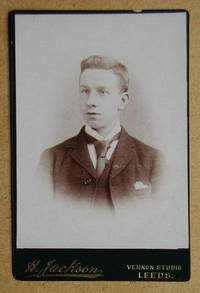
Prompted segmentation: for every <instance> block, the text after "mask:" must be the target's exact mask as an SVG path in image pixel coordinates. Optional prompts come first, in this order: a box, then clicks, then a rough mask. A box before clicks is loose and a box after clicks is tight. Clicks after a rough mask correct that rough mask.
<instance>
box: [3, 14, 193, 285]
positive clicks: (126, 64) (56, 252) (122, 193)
mask: <svg viewBox="0 0 200 293" xmlns="http://www.w3.org/2000/svg"><path fill="white" fill-rule="evenodd" d="M9 29H10V40H9V41H10V65H11V66H10V68H11V70H10V79H11V122H12V123H11V124H12V125H11V127H12V219H13V225H12V228H13V274H14V276H15V277H16V278H17V279H20V280H39V281H41V280H66V281H67V280H94V281H98V280H99V281H100V280H119V281H120V280H133V281H134V280H137V281H155V280H156V281H185V280H188V279H189V276H190V261H189V258H190V250H189V167H188V166H189V157H188V154H189V144H188V113H189V110H188V105H189V95H188V80H189V79H188V38H189V36H188V13H187V12H186V11H184V10H171V11H170V10H168V11H164V10H163V11H156V10H155V11H143V12H134V11H14V12H11V13H10V18H9Z"/></svg>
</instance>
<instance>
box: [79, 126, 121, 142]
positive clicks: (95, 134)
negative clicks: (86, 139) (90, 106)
mask: <svg viewBox="0 0 200 293" xmlns="http://www.w3.org/2000/svg"><path fill="white" fill-rule="evenodd" d="M120 131H121V125H120V122H119V121H118V122H117V123H116V124H115V126H114V127H113V129H112V130H111V131H110V132H109V133H108V135H107V136H106V137H103V136H101V135H100V134H99V133H98V132H97V131H96V130H94V129H92V128H91V127H90V126H89V125H88V124H86V125H85V132H86V133H87V134H89V135H91V136H92V137H94V138H96V139H97V140H108V139H111V138H113V136H114V135H115V134H117V133H119V132H120Z"/></svg>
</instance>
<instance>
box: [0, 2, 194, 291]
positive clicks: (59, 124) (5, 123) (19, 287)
mask: <svg viewBox="0 0 200 293" xmlns="http://www.w3.org/2000/svg"><path fill="white" fill-rule="evenodd" d="M0 5H1V16H2V17H1V37H2V42H1V60H2V61H1V63H2V68H3V75H1V78H2V83H1V105H2V109H1V137H0V138H1V174H2V175H1V178H3V183H2V184H1V213H0V217H1V223H2V225H1V230H2V233H1V247H0V248H1V249H0V253H1V259H2V260H3V261H2V262H1V265H0V266H1V271H0V272H1V276H2V277H1V280H3V282H2V285H1V288H3V292H14V291H17V292H27V290H31V291H32V292H44V291H48V292H55V290H56V292H68V290H70V291H71V292H76V291H78V290H79V291H80V290H81V291H83V292H94V291H95V292H102V291H104V292H111V291H118V292H131V291H134V292H144V290H145V292H155V291H158V292H160V291H161V290H162V292H176V291H177V290H179V289H181V290H182V291H183V292H189V291H192V292H198V286H199V285H198V282H199V281H198V277H197V276H198V270H199V268H198V260H199V257H198V255H199V254H198V246H199V237H198V234H197V231H198V228H197V223H198V216H197V215H198V213H199V211H198V207H199V203H198V192H197V190H198V177H197V171H198V170H197V167H195V165H194V164H193V162H195V161H194V160H193V157H194V158H195V160H196V159H198V128H197V127H195V125H197V123H198V120H197V114H198V108H199V106H198V99H197V98H198V93H197V91H198V87H197V86H196V85H197V74H198V72H199V67H198V56H199V39H198V38H199V37H198V35H197V32H198V27H199V20H198V19H199V15H198V14H199V4H198V1H173V3H172V1H166V2H165V4H163V3H162V2H161V1H156V2H155V1H148V2H147V1H140V2H138V1H121V2H120V1H115V5H113V2H112V1H110V2H106V3H103V2H102V1H101V3H100V2H98V1H94V2H90V1H85V2H84V4H82V5H81V2H80V3H79V2H78V1H77V2H76V5H75V4H74V3H72V2H71V3H70V1H56V2H54V3H53V2H52V3H51V4H50V3H49V1H42V2H41V1H29V3H27V2H26V1H17V2H13V1H2V2H1V4H0ZM102 7H103V9H132V8H135V9H159V8H160V9H165V8H168V9H178V8H181V9H187V10H188V11H189V13H190V44H191V45H190V80H191V81H190V115H191V116H190V117H191V118H190V121H191V123H190V125H191V131H190V136H191V143H192V144H191V152H192V153H191V161H192V164H191V165H192V170H191V175H192V182H191V188H192V190H191V198H192V201H191V218H192V240H193V241H192V279H191V281H189V282H187V283H181V284H178V283H171V284H169V283H168V284H167V283H165V284H164V283H156V284H155V283H153V282H152V283H130V282H125V283H120V284H119V283H108V282H102V283H97V282H95V283H93V284H92V283H84V284H83V283H80V282H77V283H72V282H71V283H70V282H69V283H67V282H62V283H61V282H60V283H58V282H52V283H48V282H46V283H45V282H39V283H33V282H27V283H23V282H19V281H15V280H14V279H13V277H12V274H11V240H10V236H11V234H10V233H11V232H10V231H11V230H10V227H11V226H10V220H11V210H10V187H9V186H10V183H9V182H10V180H9V170H10V155H9V148H10V147H9V133H10V131H9V127H10V125H9V90H8V89H9V76H8V68H9V67H8V65H9V64H8V29H7V16H8V12H9V11H11V10H14V9H80V8H82V9H102ZM40 27H41V26H40ZM41 34H42V31H41ZM138 37H139V36H138ZM27 41H28V42H30V41H31V40H27ZM163 41H164V40H163ZM58 45H59V44H58ZM163 45H164V44H163ZM122 46H123V44H122ZM44 48H45V46H44V47H42V44H41V49H44ZM59 49H60V48H59ZM134 49H135V48H134ZM51 50H52V48H49V51H47V53H46V54H47V57H48V54H52V53H53V54H54V52H52V51H51ZM54 50H55V48H54ZM135 50H138V53H141V52H140V51H139V48H138V49H135ZM144 50H145V48H144ZM61 52H62V53H61V54H65V51H64V50H63V51H62V50H61ZM80 52H81V50H80ZM90 53H92V52H91V51H87V52H84V54H83V53H82V52H81V53H80V56H78V52H76V56H77V58H76V60H74V59H73V58H72V59H70V58H69V59H68V62H69V60H71V64H70V68H71V67H73V68H74V72H70V74H69V73H68V72H67V68H66V67H65V66H66V65H65V63H61V59H62V58H61V57H62V56H61V57H59V56H58V58H57V59H56V61H57V62H56V68H55V64H54V61H53V60H52V63H51V64H48V66H50V67H51V68H50V69H51V70H50V77H49V80H48V82H47V83H46V84H45V83H44V84H43V87H44V88H46V87H49V86H50V89H53V90H54V91H53V92H52V91H51V95H50V99H51V102H52V101H53V96H54V94H56V95H57V97H58V99H59V98H60V101H61V100H62V99H64V97H66V95H67V98H73V99H74V97H77V92H78V91H77V89H76V78H77V81H78V75H77V73H78V71H79V62H78V61H79V60H81V59H82V58H83V57H85V56H87V55H90ZM111 53H112V50H111ZM70 54H72V52H70ZM70 54H69V52H68V56H70ZM144 55H145V54H144ZM63 56H64V55H63ZM111 56H113V54H111ZM113 57H117V58H118V57H120V58H121V59H122V58H124V60H122V61H124V63H126V62H127V63H128V65H129V64H130V59H129V58H130V57H128V58H127V56H124V55H123V56H119V54H117V53H116V56H113ZM125 57H126V58H127V59H125ZM79 58H80V59H79ZM78 59H79V60H78ZM160 60H162V58H161V59H160ZM145 61H146V62H147V65H149V64H150V65H151V63H148V62H151V61H150V60H145ZM42 62H44V59H43V60H42V59H41V60H40V62H39V63H38V64H39V65H41V64H42ZM59 62H60V63H59ZM131 62H133V63H132V64H133V65H134V66H128V68H133V72H131V82H133V84H132V85H131V93H132V96H134V97H135V100H134V101H131V105H132V106H133V111H135V112H134V115H135V119H136V121H137V122H138V123H137V124H133V125H130V121H129V118H130V117H131V115H132V114H131V113H132V112H131V111H130V108H129V109H128V111H126V114H125V116H124V117H122V119H123V121H124V124H125V126H127V129H128V130H129V132H130V133H131V134H133V135H135V136H137V137H138V138H140V139H143V140H144V141H145V140H146V141H145V142H146V143H149V144H152V145H153V146H155V147H157V148H160V149H162V147H163V145H162V144H164V143H163V142H161V141H160V140H159V135H158V133H157V130H156V127H155V126H156V125H157V124H156V122H157V119H156V118H155V117H156V115H155V107H154V106H155V104H152V103H151V104H149V103H145V106H144V103H141V104H140V100H139V98H141V97H143V98H146V99H148V98H149V95H150V93H151V97H152V96H153V94H154V93H155V92H154V91H159V89H158V88H156V89H155V87H151V86H152V84H151V83H150V84H148V83H147V81H146V80H145V78H147V76H145V72H143V71H141V73H142V77H143V78H142V79H140V78H141V75H140V74H139V72H140V70H142V69H144V67H143V68H141V67H140V60H132V59H131ZM72 63H73V64H72ZM59 65H60V67H61V68H62V70H63V72H62V71H61V72H60V74H59V71H58V70H57V68H58V67H59ZM35 66H37V64H35ZM57 66H58V67H57ZM143 66H144V64H143ZM147 67H149V66H147ZM28 72H30V68H29V69H28ZM28 72H27V74H28ZM55 72H56V74H55V75H54V73H55ZM63 73H66V75H65V74H63ZM136 74H137V75H136ZM146 74H147V73H146ZM27 77H28V76H27ZM132 77H133V78H132ZM161 78H162V76H159V79H161ZM65 80H66V83H65ZM54 81H56V82H59V81H62V83H63V82H64V84H65V86H66V88H62V87H61V86H60V85H59V86H58V88H57V89H55V88H54ZM160 82H161V80H158V83H160ZM51 86H52V88H51ZM41 88H42V87H41ZM149 89H151V90H152V92H151V90H150V91H149ZM35 90H37V89H35ZM69 91H70V95H69V94H68V93H69ZM76 91H77V92H76ZM42 93H43V92H37V91H36V92H35V93H34V94H35V95H37V96H38V95H39V96H40V95H41V94H42ZM157 94H159V93H158V92H157ZM62 102H63V100H62ZM134 103H135V105H134ZM156 103H158V100H157V101H156ZM61 104H62V103H60V105H61ZM71 105H72V104H71ZM44 106H46V104H45V105H43V104H42V100H41V108H40V109H42V108H43V107H44ZM73 107H74V108H70V107H69V105H66V108H65V109H64V108H61V106H60V109H59V107H58V109H55V108H54V107H53V108H54V109H53V108H52V110H51V111H52V112H50V113H49V112H48V110H47V112H46V115H47V117H56V115H58V114H57V113H62V114H60V116H59V120H57V119H56V120H52V121H51V123H52V124H51V125H49V127H48V128H46V129H51V131H52V133H53V135H52V136H51V135H50V134H49V133H48V132H47V133H46V134H45V132H44V128H45V125H44V126H42V127H43V128H42V129H43V130H41V131H43V132H42V133H43V134H44V135H46V137H45V139H44V140H42V139H40V142H36V146H35V149H37V152H36V153H37V154H35V160H34V161H35V162H36V161H37V159H36V157H38V156H39V153H40V151H42V149H43V147H44V148H46V147H47V146H48V145H49V146H50V145H53V144H54V143H57V142H58V141H59V140H62V139H65V137H68V136H71V135H72V134H73V133H74V131H76V130H78V128H79V126H80V125H81V120H80V118H79V117H80V116H79V117H78V114H77V115H76V117H74V115H73V116H67V115H66V116H65V115H64V113H66V114H69V115H70V113H72V111H74V109H75V110H76V111H77V107H78V106H75V104H73ZM140 107H142V109H140V110H141V112H140V113H142V114H141V116H140V117H138V116H137V113H138V111H136V109H137V110H138V108H140ZM46 109H49V108H48V107H47V108H46ZM29 110H30V109H29ZM60 110H62V111H61V112H60ZM32 111H35V109H34V108H33V109H32ZM56 111H58V112H56ZM76 113H77V112H76ZM149 113H151V115H152V113H153V115H152V116H151V115H150V114H149ZM37 115H38V123H39V124H40V125H41V120H40V117H41V116H40V113H38V114H37ZM148 115H149V116H148ZM157 115H158V116H159V115H160V114H157ZM66 117H70V119H69V120H66ZM146 117H148V119H149V124H148V126H145V125H140V124H139V121H140V120H142V121H143V120H144V118H146ZM152 117H153V119H152ZM154 119H155V120H154ZM47 120H48V119H47ZM25 121H27V123H26V124H25V125H23V127H25V128H26V127H27V128H29V126H30V125H29V119H28V117H27V119H25ZM66 123H71V125H70V127H69V128H68V127H67V125H66ZM195 123H196V124H195ZM64 125H65V126H66V129H70V131H71V132H68V133H67V130H66V131H64V130H65V129H64V128H63V126H64ZM68 125H69V124H68ZM135 125H137V127H135ZM138 125H140V128H138ZM35 127H36V126H35ZM37 127H38V126H37ZM73 127H74V128H73ZM145 127H148V131H147V132H148V133H149V136H148V137H147V136H145V137H144V133H145V132H146V129H145ZM61 129H62V131H61ZM194 130H195V132H194ZM27 133H28V132H27ZM41 137H42V135H41ZM28 139H29V137H27V141H28ZM47 140H48V145H46V141H47ZM44 141H45V143H44ZM195 145H196V151H195ZM195 174H196V175H195Z"/></svg>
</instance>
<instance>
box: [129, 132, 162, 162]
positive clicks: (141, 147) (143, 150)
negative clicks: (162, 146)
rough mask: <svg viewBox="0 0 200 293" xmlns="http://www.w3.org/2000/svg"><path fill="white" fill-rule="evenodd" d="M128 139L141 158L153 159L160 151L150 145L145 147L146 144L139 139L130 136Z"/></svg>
mask: <svg viewBox="0 0 200 293" xmlns="http://www.w3.org/2000/svg"><path fill="white" fill-rule="evenodd" d="M130 139H131V140H132V143H133V144H134V146H135V149H136V151H137V153H138V154H139V155H141V157H146V156H151V157H155V156H157V155H159V153H160V151H159V150H158V149H156V148H154V147H152V146H150V145H147V144H146V143H144V142H142V141H140V140H139V139H137V138H135V137H133V136H130Z"/></svg>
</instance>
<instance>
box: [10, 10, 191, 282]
mask: <svg viewBox="0 0 200 293" xmlns="http://www.w3.org/2000/svg"><path fill="white" fill-rule="evenodd" d="M177 12H184V13H186V29H187V33H186V34H187V46H186V50H187V52H186V55H187V68H186V70H187V156H188V157H187V163H188V166H187V171H188V228H189V248H188V249H177V250H176V249H19V248H17V246H16V236H17V218H16V217H17V202H16V201H17V164H16V162H17V155H16V146H17V135H16V130H17V129H16V127H17V126H16V59H15V20H14V17H15V15H17V14H31V15H32V14H58V15H60V14H125V13H127V14H130V13H131V14H133V13H135V14H139V13H140V14H144V13H154V14H155V13H177ZM9 47H10V80H11V82H10V97H11V99H10V113H11V118H10V119H11V120H10V122H11V194H12V202H11V210H12V267H13V276H14V277H15V278H16V279H17V280H29V281H30V280H31V281H41V280H42V281H44V280H46V281H49V280H51V281H58V280H59V281H64V280H65V281H71V280H76V281H105V280H107V281H108V280H110V281H162V282H163V281H170V282H171V281H172V282H173V281H188V280H189V279H190V155H189V153H190V142H189V139H190V133H189V12H188V11H187V10H184V9H177V10H176V9H166V10H165V9H155V10H141V11H132V10H14V11H12V12H10V13H9ZM63 255H66V256H67V257H69V263H68V264H67V265H68V267H70V266H71V264H72V263H73V261H75V260H76V261H77V263H76V264H77V266H74V267H72V269H71V270H69V271H70V273H68V274H67V275H66V276H63V275H62V274H60V275H59V274H52V275H51V274H50V275H47V274H44V271H45V268H46V266H47V265H48V263H49V261H51V260H54V259H56V261H57V262H58V263H62V259H63ZM110 255H112V263H111V265H110V266H109V263H108V260H107V257H108V256H110ZM119 256H120V257H119ZM130 256H131V258H132V259H134V260H137V263H141V264H142V263H146V264H155V265H156V264H159V263H160V264H163V263H164V264H169V263H172V261H173V263H176V262H177V263H182V265H183V267H184V266H185V267H184V269H183V270H181V273H180V272H179V271H177V272H176V273H174V278H169V279H168V278H164V279H159V278H155V277H153V278H152V277H147V278H145V279H144V278H138V270H135V271H129V272H128V271H120V268H121V267H122V266H123V264H124V263H125V262H126V263H130ZM155 257H156V258H157V259H156V262H155ZM102 258H104V261H103V263H104V265H105V267H104V268H103V269H102V267H101V266H99V265H98V264H99V263H100V260H101V262H102ZM30 260H31V261H30ZM32 260H33V261H32ZM170 261H171V262H170ZM86 266H87V267H88V272H89V273H88V272H87V274H86V273H85V272H83V269H84V268H85V267H86ZM79 267H80V269H79ZM92 268H94V270H93V269H92ZM113 268H114V269H116V268H118V271H117V272H116V271H115V270H114V271H113ZM78 269H79V270H80V273H77V271H76V270H78ZM85 270H86V269H85ZM90 271H91V272H92V273H90ZM94 271H95V273H94ZM96 275H97V276H96Z"/></svg>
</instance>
